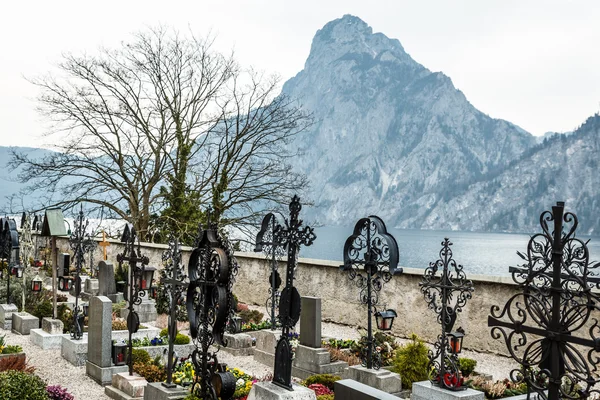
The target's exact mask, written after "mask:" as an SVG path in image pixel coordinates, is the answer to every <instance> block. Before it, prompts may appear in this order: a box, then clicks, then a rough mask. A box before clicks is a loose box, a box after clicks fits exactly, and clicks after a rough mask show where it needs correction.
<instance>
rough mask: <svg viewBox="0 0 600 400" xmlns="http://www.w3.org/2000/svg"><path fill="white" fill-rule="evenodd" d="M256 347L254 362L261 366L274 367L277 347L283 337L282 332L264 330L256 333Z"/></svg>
mask: <svg viewBox="0 0 600 400" xmlns="http://www.w3.org/2000/svg"><path fill="white" fill-rule="evenodd" d="M254 335H255V337H256V347H255V348H254V360H255V361H258V362H259V363H261V364H264V365H268V366H273V365H274V364H275V346H277V341H278V340H279V338H280V337H281V331H280V330H277V331H270V330H262V331H256V332H254Z"/></svg>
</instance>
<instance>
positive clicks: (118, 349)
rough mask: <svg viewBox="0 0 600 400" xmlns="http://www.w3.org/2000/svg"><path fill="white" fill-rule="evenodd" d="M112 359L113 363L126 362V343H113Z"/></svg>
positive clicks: (123, 363) (120, 363)
mask: <svg viewBox="0 0 600 400" xmlns="http://www.w3.org/2000/svg"><path fill="white" fill-rule="evenodd" d="M111 350H112V361H113V364H115V365H125V364H126V363H127V345H126V344H125V343H113V345H112V349H111Z"/></svg>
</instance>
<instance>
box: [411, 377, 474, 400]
mask: <svg viewBox="0 0 600 400" xmlns="http://www.w3.org/2000/svg"><path fill="white" fill-rule="evenodd" d="M484 398H485V396H484V394H483V392H479V391H477V390H473V389H467V390H459V391H456V392H455V391H452V390H448V389H442V388H440V387H437V386H435V385H432V384H431V382H429V381H423V382H414V383H413V384H412V394H411V395H410V399H411V400H484Z"/></svg>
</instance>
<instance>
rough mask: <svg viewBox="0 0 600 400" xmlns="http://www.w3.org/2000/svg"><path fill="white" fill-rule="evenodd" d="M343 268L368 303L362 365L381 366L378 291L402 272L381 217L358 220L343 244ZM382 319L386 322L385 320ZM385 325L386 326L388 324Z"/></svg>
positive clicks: (377, 367) (390, 314)
mask: <svg viewBox="0 0 600 400" xmlns="http://www.w3.org/2000/svg"><path fill="white" fill-rule="evenodd" d="M361 267H363V268H364V271H363V270H361ZM340 269H341V270H342V271H346V272H347V273H348V277H349V278H350V280H352V281H355V282H356V285H357V286H358V287H359V288H360V301H361V302H362V303H363V304H365V305H366V306H367V346H366V352H363V354H361V359H362V365H363V366H365V367H367V368H369V369H379V368H381V357H380V355H379V353H375V352H374V351H373V350H374V341H373V318H372V317H373V315H374V314H379V318H381V317H382V315H381V314H382V313H379V312H377V310H376V309H375V307H376V306H377V304H378V303H379V292H380V291H381V289H382V288H383V285H384V283H386V282H389V281H390V280H391V279H392V275H396V274H401V273H402V268H399V267H398V244H397V243H396V239H394V237H393V236H392V235H390V234H389V233H388V232H387V228H386V226H385V223H384V222H383V221H382V220H381V218H379V217H377V216H375V215H371V216H370V217H368V218H362V219H360V220H359V221H358V222H357V223H356V225H355V226H354V232H353V234H352V235H351V236H350V237H348V239H346V243H345V244H344V265H341V266H340ZM384 313H385V314H384V316H386V317H388V318H391V317H392V315H393V316H395V315H396V312H395V311H393V310H386V311H384ZM392 313H393V314H392ZM380 320H381V322H382V324H383V322H384V319H383V318H381V319H380ZM382 327H384V328H387V327H386V326H385V325H382ZM390 328H391V323H390Z"/></svg>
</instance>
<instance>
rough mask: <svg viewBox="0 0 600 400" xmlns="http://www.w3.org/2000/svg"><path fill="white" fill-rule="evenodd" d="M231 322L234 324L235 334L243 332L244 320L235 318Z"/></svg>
mask: <svg viewBox="0 0 600 400" xmlns="http://www.w3.org/2000/svg"><path fill="white" fill-rule="evenodd" d="M231 322H233V329H234V331H235V332H234V333H240V332H241V331H242V318H240V317H238V316H235V317H233V318H231Z"/></svg>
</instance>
